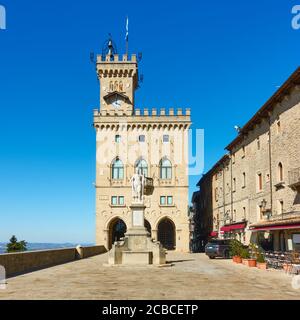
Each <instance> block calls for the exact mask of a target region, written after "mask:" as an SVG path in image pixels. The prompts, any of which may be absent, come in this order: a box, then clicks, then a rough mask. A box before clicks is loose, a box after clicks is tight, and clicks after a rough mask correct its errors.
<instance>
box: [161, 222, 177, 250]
mask: <svg viewBox="0 0 300 320" xmlns="http://www.w3.org/2000/svg"><path fill="white" fill-rule="evenodd" d="M157 235H158V236H157V239H158V241H159V242H160V243H161V244H162V246H163V247H164V248H165V249H167V250H175V246H176V236H175V225H174V223H173V221H171V220H170V219H168V218H164V219H162V220H161V221H160V223H159V224H158V228H157Z"/></svg>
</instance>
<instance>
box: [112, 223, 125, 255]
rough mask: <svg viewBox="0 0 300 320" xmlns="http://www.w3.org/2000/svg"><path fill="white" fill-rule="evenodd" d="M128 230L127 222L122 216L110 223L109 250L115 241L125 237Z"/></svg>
mask: <svg viewBox="0 0 300 320" xmlns="http://www.w3.org/2000/svg"><path fill="white" fill-rule="evenodd" d="M126 231H127V226H126V223H125V222H124V221H123V220H122V219H120V218H115V219H113V220H112V221H111V222H110V223H109V239H108V248H109V250H110V249H111V248H112V245H113V244H114V242H115V241H119V240H120V239H121V238H124V236H125V233H126Z"/></svg>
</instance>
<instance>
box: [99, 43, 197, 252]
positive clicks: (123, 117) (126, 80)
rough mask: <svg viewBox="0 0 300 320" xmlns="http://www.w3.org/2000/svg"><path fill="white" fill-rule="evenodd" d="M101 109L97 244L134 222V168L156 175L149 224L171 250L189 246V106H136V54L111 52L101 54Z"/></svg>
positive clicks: (108, 241)
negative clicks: (182, 107)
mask: <svg viewBox="0 0 300 320" xmlns="http://www.w3.org/2000/svg"><path fill="white" fill-rule="evenodd" d="M96 70H97V75H98V78H99V81H100V109H98V108H97V109H96V110H94V127H95V130H96V140H97V142H96V150H97V164H96V182H95V187H96V242H97V244H98V245H104V246H105V247H106V248H107V249H110V248H111V247H112V244H113V243H114V241H115V240H120V239H121V238H122V237H124V234H125V232H126V230H127V227H129V226H130V224H131V211H130V208H129V207H130V205H131V199H132V190H131V183H130V179H131V177H132V176H133V174H134V172H135V171H136V170H139V171H140V172H142V173H143V174H144V175H145V177H148V178H151V179H153V180H152V181H153V186H154V192H153V194H152V195H151V196H145V202H146V210H145V227H146V228H147V229H148V231H149V232H150V234H151V236H152V238H153V239H155V240H158V241H160V242H161V243H162V244H163V246H164V247H165V248H167V249H170V250H174V249H176V250H178V251H188V250H189V221H188V130H189V128H190V125H191V117H190V110H189V109H186V110H184V111H183V110H182V109H180V108H179V109H177V110H174V109H173V108H170V109H169V110H168V112H167V111H166V110H165V109H163V108H162V109H160V110H158V111H157V110H156V109H151V110H149V109H148V108H143V110H141V109H138V108H137V107H136V106H135V92H136V90H137V89H138V87H139V74H138V59H137V57H136V55H134V54H132V55H127V54H124V55H122V56H120V55H118V54H116V53H115V49H114V46H113V42H112V41H109V43H108V46H107V51H106V52H105V53H104V54H102V55H98V56H97V61H96Z"/></svg>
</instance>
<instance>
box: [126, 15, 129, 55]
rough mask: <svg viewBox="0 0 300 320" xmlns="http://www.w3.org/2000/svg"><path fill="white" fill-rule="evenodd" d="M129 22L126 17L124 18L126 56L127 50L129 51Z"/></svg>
mask: <svg viewBox="0 0 300 320" xmlns="http://www.w3.org/2000/svg"><path fill="white" fill-rule="evenodd" d="M128 25H129V20H128V16H127V18H126V55H127V56H128V50H129V44H128V38H129V28H128Z"/></svg>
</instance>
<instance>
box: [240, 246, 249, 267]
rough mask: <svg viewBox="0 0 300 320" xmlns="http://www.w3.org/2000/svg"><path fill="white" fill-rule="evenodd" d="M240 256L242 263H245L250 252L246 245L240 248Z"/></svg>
mask: <svg viewBox="0 0 300 320" xmlns="http://www.w3.org/2000/svg"><path fill="white" fill-rule="evenodd" d="M241 258H242V263H243V264H244V265H247V263H248V262H247V261H248V259H249V258H250V253H249V250H248V248H247V247H244V248H242V249H241Z"/></svg>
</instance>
